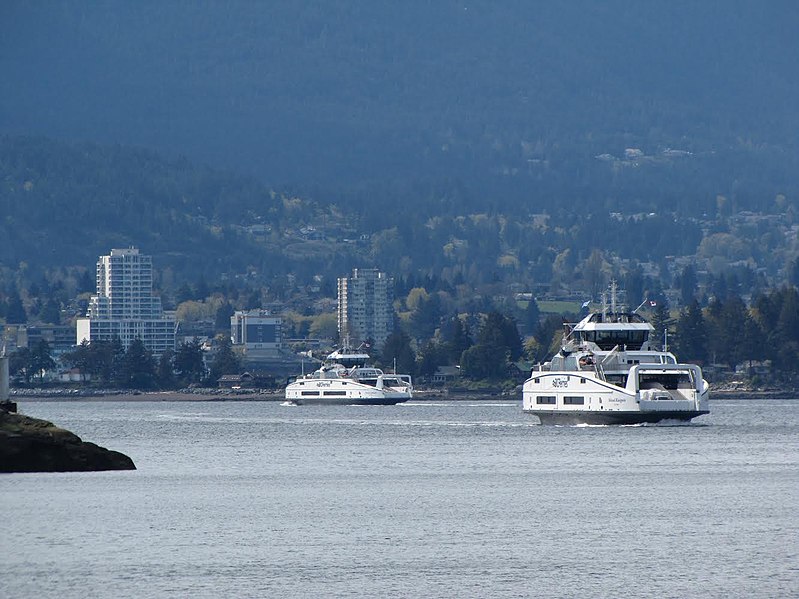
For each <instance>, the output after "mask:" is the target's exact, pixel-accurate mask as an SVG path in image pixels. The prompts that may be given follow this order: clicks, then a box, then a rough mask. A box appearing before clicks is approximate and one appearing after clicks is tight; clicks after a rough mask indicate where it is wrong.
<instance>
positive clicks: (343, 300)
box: [338, 268, 394, 349]
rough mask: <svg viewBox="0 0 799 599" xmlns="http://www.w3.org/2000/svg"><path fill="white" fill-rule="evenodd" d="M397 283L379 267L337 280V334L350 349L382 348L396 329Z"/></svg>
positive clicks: (357, 270)
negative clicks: (372, 346)
mask: <svg viewBox="0 0 799 599" xmlns="http://www.w3.org/2000/svg"><path fill="white" fill-rule="evenodd" d="M393 302H394V280H393V279H392V278H390V277H388V276H386V274H385V273H382V272H380V271H379V270H377V269H376V268H356V269H354V270H353V271H352V275H351V276H349V277H341V278H339V279H338V332H339V336H340V338H341V339H342V341H343V340H347V341H348V342H349V345H350V346H351V347H358V346H359V345H360V344H361V343H364V342H367V341H371V342H372V343H373V344H374V346H375V348H377V349H380V348H382V347H383V344H384V343H385V342H386V339H387V338H388V336H389V335H390V334H391V333H392V331H393V330H394V305H393Z"/></svg>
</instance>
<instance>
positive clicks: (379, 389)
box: [286, 347, 413, 405]
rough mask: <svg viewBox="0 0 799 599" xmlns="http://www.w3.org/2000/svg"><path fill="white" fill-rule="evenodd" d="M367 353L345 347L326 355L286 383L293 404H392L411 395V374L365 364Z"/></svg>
mask: <svg viewBox="0 0 799 599" xmlns="http://www.w3.org/2000/svg"><path fill="white" fill-rule="evenodd" d="M368 361H369V355H368V354H366V353H363V352H359V351H358V350H355V351H352V350H350V349H349V348H347V347H344V348H343V349H338V350H336V351H334V352H333V353H331V354H329V355H328V356H327V358H326V359H325V361H324V363H323V364H322V366H321V367H320V368H319V369H317V370H316V371H315V372H312V373H311V374H307V375H304V376H301V377H300V378H298V379H296V380H295V381H293V382H291V383H289V384H288V386H286V400H287V401H290V402H292V403H294V404H297V405H304V404H328V405H394V404H398V403H402V402H405V401H408V400H409V399H411V397H412V396H413V385H412V384H411V376H410V375H408V374H387V373H384V372H383V371H382V370H381V369H379V368H374V367H372V366H368V365H367V364H368Z"/></svg>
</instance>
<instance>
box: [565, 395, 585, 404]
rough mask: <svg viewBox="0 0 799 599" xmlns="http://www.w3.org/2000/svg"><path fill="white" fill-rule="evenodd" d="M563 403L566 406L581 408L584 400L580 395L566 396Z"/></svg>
mask: <svg viewBox="0 0 799 599" xmlns="http://www.w3.org/2000/svg"><path fill="white" fill-rule="evenodd" d="M563 403H564V405H567V406H581V405H583V404H584V403H585V398H583V396H582V395H566V396H564V397H563Z"/></svg>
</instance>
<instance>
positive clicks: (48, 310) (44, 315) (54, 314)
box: [39, 297, 61, 324]
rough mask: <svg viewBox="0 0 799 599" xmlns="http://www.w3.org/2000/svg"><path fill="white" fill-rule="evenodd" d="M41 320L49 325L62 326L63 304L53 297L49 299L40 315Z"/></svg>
mask: <svg viewBox="0 0 799 599" xmlns="http://www.w3.org/2000/svg"><path fill="white" fill-rule="evenodd" d="M39 318H40V319H41V320H42V322H46V323H49V324H61V304H59V303H58V301H56V299H55V298H53V297H51V298H48V300H47V301H46V302H45V304H44V306H43V307H42V310H41V312H40V313H39Z"/></svg>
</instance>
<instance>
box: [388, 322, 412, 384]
mask: <svg viewBox="0 0 799 599" xmlns="http://www.w3.org/2000/svg"><path fill="white" fill-rule="evenodd" d="M380 363H381V365H382V366H383V368H384V369H391V370H392V371H393V370H394V368H395V367H396V369H397V372H399V373H402V374H411V375H413V374H416V355H415V354H414V352H413V348H411V338H410V337H409V336H408V335H407V334H406V333H403V332H402V331H394V332H393V333H391V335H389V336H388V338H387V339H386V342H385V343H384V344H383V349H382V351H381V352H380Z"/></svg>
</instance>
